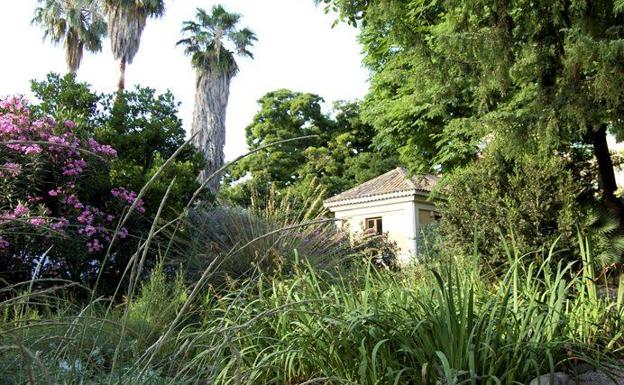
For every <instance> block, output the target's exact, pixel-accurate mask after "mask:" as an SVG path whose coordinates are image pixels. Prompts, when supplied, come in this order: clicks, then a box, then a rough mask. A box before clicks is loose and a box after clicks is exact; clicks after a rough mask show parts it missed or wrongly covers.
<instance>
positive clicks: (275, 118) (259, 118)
mask: <svg viewBox="0 0 624 385" xmlns="http://www.w3.org/2000/svg"><path fill="white" fill-rule="evenodd" d="M258 103H259V104H260V109H259V111H258V112H257V113H256V115H255V116H254V119H253V121H252V123H251V124H250V125H249V126H248V127H247V129H246V136H247V144H248V145H249V148H251V149H257V148H259V147H261V146H264V145H266V144H268V143H271V142H276V141H280V140H286V139H293V138H299V137H302V136H313V135H314V136H313V137H310V138H306V139H302V140H296V141H292V142H287V143H282V144H280V145H276V146H272V147H269V148H267V149H266V150H263V151H261V152H258V153H256V154H253V155H251V156H249V157H247V158H245V159H243V160H242V161H240V162H238V163H237V164H235V165H233V166H232V167H231V168H230V170H229V174H228V177H227V178H226V182H233V183H231V184H229V185H228V186H227V188H226V189H223V190H222V194H221V195H222V196H223V197H225V198H227V199H229V200H230V201H232V202H233V203H236V204H239V205H243V206H244V205H247V204H249V203H250V198H251V190H256V192H257V193H260V195H263V194H262V193H264V192H266V191H269V190H270V188H271V187H272V186H274V187H275V188H276V190H277V192H278V193H282V192H285V191H287V190H288V191H290V192H292V193H295V194H296V195H297V196H299V197H301V198H309V197H310V194H316V193H317V192H318V191H314V192H313V191H312V190H313V189H311V188H310V187H311V186H312V185H313V184H315V185H316V186H318V187H319V188H321V189H322V190H324V192H325V194H326V195H327V196H329V195H333V194H336V193H338V192H340V191H343V190H345V189H347V188H350V187H352V186H354V185H355V184H357V183H360V182H364V181H365V180H368V179H371V178H373V177H376V176H378V175H380V174H382V173H384V172H386V171H388V170H390V169H392V168H394V167H396V166H397V163H398V159H397V153H396V152H392V151H378V150H377V149H376V148H374V147H373V145H372V139H373V137H374V135H375V133H374V130H373V128H372V126H370V125H368V124H365V123H363V122H362V120H361V119H360V113H359V111H360V106H359V103H355V102H337V103H336V104H335V105H334V108H333V112H332V113H331V114H325V113H323V111H322V103H323V99H322V98H321V97H319V96H318V95H314V94H309V93H301V92H293V91H290V90H285V89H282V90H277V91H272V92H269V93H267V94H266V95H264V96H263V97H262V98H261V99H260V100H259V101H258Z"/></svg>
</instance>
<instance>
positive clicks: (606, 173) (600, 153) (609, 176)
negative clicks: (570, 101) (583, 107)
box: [590, 124, 624, 229]
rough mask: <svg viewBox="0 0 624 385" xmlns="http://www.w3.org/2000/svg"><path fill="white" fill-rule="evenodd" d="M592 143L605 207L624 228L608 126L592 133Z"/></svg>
mask: <svg viewBox="0 0 624 385" xmlns="http://www.w3.org/2000/svg"><path fill="white" fill-rule="evenodd" d="M590 135H591V140H592V144H593V145H594V156H595V157H596V162H597V163H598V173H599V174H600V187H601V189H602V201H603V204H604V205H605V207H606V208H607V209H608V210H609V212H611V213H612V214H613V215H615V216H616V218H618V220H619V222H620V228H622V229H624V204H622V201H621V200H620V199H619V198H617V197H616V196H615V191H616V190H617V183H616V181H615V171H614V170H613V161H612V160H611V154H610V153H609V146H608V144H607V127H606V125H605V124H602V125H601V126H600V127H599V128H598V129H596V130H592V132H591V133H590Z"/></svg>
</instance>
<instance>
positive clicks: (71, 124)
mask: <svg viewBox="0 0 624 385" xmlns="http://www.w3.org/2000/svg"><path fill="white" fill-rule="evenodd" d="M63 125H64V126H65V127H67V128H69V129H70V130H73V129H74V128H76V123H74V122H72V121H71V120H66V121H65V123H63Z"/></svg>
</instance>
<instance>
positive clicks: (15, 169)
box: [0, 162, 22, 177]
mask: <svg viewBox="0 0 624 385" xmlns="http://www.w3.org/2000/svg"><path fill="white" fill-rule="evenodd" d="M2 168H4V169H5V170H6V171H7V172H8V173H9V175H11V176H12V177H16V176H18V175H19V174H20V173H21V172H22V165H21V164H17V163H12V162H6V163H4V165H3V166H1V167H0V169H2Z"/></svg>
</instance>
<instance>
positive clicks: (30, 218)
mask: <svg viewBox="0 0 624 385" xmlns="http://www.w3.org/2000/svg"><path fill="white" fill-rule="evenodd" d="M79 133H80V131H79V127H77V126H76V124H75V123H74V122H73V121H65V122H62V123H58V122H55V121H54V119H52V118H49V117H48V118H44V119H34V118H33V117H32V116H31V111H30V107H29V104H28V102H27V101H26V100H25V99H24V98H22V97H10V98H7V99H4V100H1V101H0V276H2V277H3V278H5V279H7V278H8V279H11V280H19V279H28V278H29V275H30V272H31V271H33V267H34V265H35V264H38V263H39V262H40V259H41V258H42V256H43V255H44V253H46V251H47V250H48V249H49V252H48V253H47V254H45V255H46V258H45V260H44V261H43V262H42V263H41V265H42V268H43V270H42V271H43V273H44V274H48V275H50V276H60V277H65V278H70V279H75V280H79V281H85V280H89V277H92V276H96V275H97V273H98V271H99V265H100V263H101V260H102V257H103V255H104V253H105V252H106V250H107V248H108V246H109V245H110V243H111V240H112V238H113V236H115V235H116V238H117V239H119V240H120V241H121V242H122V243H123V242H124V241H125V240H126V239H127V238H128V230H127V229H126V228H120V229H119V230H116V227H117V222H118V220H119V217H120V214H121V213H122V212H123V210H124V209H126V208H127V207H128V206H130V205H132V204H133V203H134V202H135V201H136V200H137V194H136V192H134V191H128V190H127V189H125V188H123V187H113V186H110V182H109V180H110V178H109V177H108V172H109V169H108V162H109V161H110V160H112V159H113V158H115V157H116V156H117V152H116V151H115V149H114V148H112V147H111V146H108V145H104V144H101V143H99V142H97V141H96V140H94V139H93V138H83V137H81V136H80V135H79ZM136 203H137V204H136V211H137V212H138V213H139V214H142V213H144V211H145V209H144V207H143V202H142V201H141V200H139V201H138V202H136ZM115 231H117V233H116V234H115ZM111 259H112V260H113V261H115V260H117V262H123V261H120V259H123V258H121V254H120V253H115V254H114V255H113V256H112V258H111Z"/></svg>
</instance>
